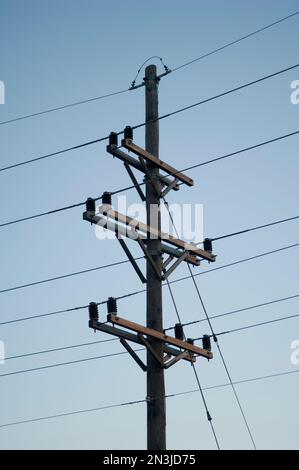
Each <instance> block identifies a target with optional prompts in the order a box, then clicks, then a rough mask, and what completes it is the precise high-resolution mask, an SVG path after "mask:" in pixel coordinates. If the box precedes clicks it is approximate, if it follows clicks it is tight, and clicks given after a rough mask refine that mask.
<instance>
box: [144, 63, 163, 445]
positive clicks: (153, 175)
mask: <svg viewBox="0 0 299 470" xmlns="http://www.w3.org/2000/svg"><path fill="white" fill-rule="evenodd" d="M145 113H146V127H145V148H146V150H147V151H148V152H150V153H151V154H153V155H154V156H155V157H157V158H159V121H158V120H157V118H158V79H157V69H156V66H155V65H149V66H148V67H146V69H145ZM147 167H148V175H147V176H146V211H147V224H148V225H152V226H154V227H155V228H156V229H158V230H160V228H161V214H160V194H159V193H160V191H157V189H160V182H159V179H158V176H159V168H158V167H157V166H156V165H152V164H151V163H147ZM147 248H148V251H149V252H150V254H151V256H152V258H153V260H154V262H155V264H156V266H157V267H158V269H159V271H160V272H161V275H162V252H161V240H159V239H158V238H157V239H153V238H150V237H148V240H147ZM146 278H147V296H146V325H147V327H148V328H153V329H154V330H157V331H160V332H162V331H163V318H162V280H161V279H159V278H158V276H157V272H156V271H155V269H154V268H153V266H152V264H151V263H150V262H149V261H148V260H147V263H146ZM149 342H150V344H151V346H152V348H153V349H154V350H155V352H156V354H157V355H158V356H159V357H160V358H161V361H163V355H164V354H163V344H162V343H161V341H157V340H155V339H149ZM147 397H148V403H147V448H148V450H165V449H166V410H165V408H166V407H165V383H164V369H163V367H162V366H161V365H160V364H159V363H158V361H157V360H156V359H155V358H154V356H153V355H152V354H151V353H150V351H149V350H148V351H147ZM156 397H159V398H156ZM151 398H154V399H153V400H151Z"/></svg>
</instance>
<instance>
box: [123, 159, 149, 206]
mask: <svg viewBox="0 0 299 470" xmlns="http://www.w3.org/2000/svg"><path fill="white" fill-rule="evenodd" d="M124 167H125V169H126V170H127V172H128V175H129V176H130V178H131V180H132V182H133V184H134V186H135V188H136V191H137V192H138V194H139V196H140V199H141V201H143V202H144V201H145V200H146V197H145V195H144V193H143V191H142V189H141V188H140V185H139V184H138V181H137V179H136V177H135V175H134V173H133V171H132V170H131V167H130V165H129V164H128V163H127V162H124Z"/></svg>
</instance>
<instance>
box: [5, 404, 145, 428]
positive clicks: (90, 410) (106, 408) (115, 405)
mask: <svg viewBox="0 0 299 470" xmlns="http://www.w3.org/2000/svg"><path fill="white" fill-rule="evenodd" d="M139 403H146V400H144V399H143V400H135V401H129V402H124V403H115V404H113V405H105V406H98V407H96V408H88V409H85V410H77V411H69V412H68V413H59V414H56V415H49V416H41V417H39V418H32V419H24V420H22V421H14V422H11V423H6V424H0V428H7V427H8V426H16V425H18V424H28V423H33V422H36V421H44V420H47V419H53V418H62V417H65V416H73V415H78V414H82V413H91V412H94V411H103V410H109V409H112V408H119V407H121V406H129V405H137V404H139Z"/></svg>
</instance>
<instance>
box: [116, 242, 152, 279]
mask: <svg viewBox="0 0 299 470" xmlns="http://www.w3.org/2000/svg"><path fill="white" fill-rule="evenodd" d="M117 240H118V241H119V243H120V246H121V247H122V249H123V250H124V252H125V253H126V255H127V257H128V258H129V261H130V262H131V264H132V266H133V268H134V269H135V271H136V274H137V275H138V277H139V279H140V281H141V282H142V283H143V284H145V283H146V278H145V277H144V275H143V273H142V271H141V269H140V268H139V266H138V264H137V263H136V261H135V259H134V257H133V255H132V253H131V252H130V250H129V248H128V247H127V245H126V243H125V241H124V240H123V239H122V237H121V235H119V236H118V237H117Z"/></svg>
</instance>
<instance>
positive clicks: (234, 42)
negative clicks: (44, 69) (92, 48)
mask: <svg viewBox="0 0 299 470" xmlns="http://www.w3.org/2000/svg"><path fill="white" fill-rule="evenodd" d="M298 13H299V12H298V11H296V12H294V13H292V14H290V15H288V16H285V17H283V18H280V19H279V20H277V21H274V22H273V23H270V24H268V25H266V26H263V27H262V28H259V29H257V30H255V31H252V32H251V33H249V34H246V35H245V36H241V37H240V38H238V39H236V40H234V41H231V42H229V43H226V44H224V45H222V46H220V47H218V48H216V49H213V50H212V51H209V52H207V53H205V54H203V55H201V56H199V57H197V58H195V59H192V60H190V61H188V62H185V63H183V64H181V65H179V66H177V67H175V68H173V69H172V70H170V69H168V67H167V73H168V74H169V73H174V72H176V71H177V70H180V69H182V68H184V67H187V66H189V65H191V64H193V63H195V62H197V61H199V60H202V59H205V58H206V57H209V56H211V55H213V54H216V53H217V52H220V51H222V50H224V49H226V48H228V47H230V46H232V45H234V44H237V43H239V42H241V41H244V40H245V39H248V38H250V37H252V36H254V35H256V34H258V33H261V32H263V31H265V30H267V29H269V28H271V27H273V26H275V25H277V24H279V23H282V22H284V21H286V20H288V19H290V18H292V17H294V16H296V15H298ZM152 58H158V59H159V60H160V61H161V63H162V65H163V66H164V68H165V64H164V63H163V60H162V58H161V57H159V56H152V57H150V59H152ZM148 60H149V59H147V60H146V61H145V62H144V63H143V64H142V65H141V67H140V68H139V69H138V72H137V74H136V76H135V78H134V80H133V82H132V85H131V87H130V88H126V89H123V90H119V91H115V92H111V93H107V94H104V95H101V96H94V97H92V98H88V99H85V100H80V101H75V102H72V103H68V104H65V105H61V106H56V107H54V108H48V109H45V110H43V111H38V112H35V113H31V114H25V115H22V116H17V117H15V118H11V119H8V120H6V121H1V122H0V125H5V124H10V123H13V122H17V121H21V120H24V119H29V118H33V117H36V116H41V115H44V114H49V113H52V112H55V111H60V110H64V109H67V108H71V107H74V106H79V105H82V104H86V103H91V102H93V101H98V100H102V99H104V98H109V97H111V96H116V95H120V94H123V93H127V92H128V91H130V90H132V89H134V88H135V81H136V80H137V78H138V75H139V73H140V71H141V69H142V67H143V66H144V65H145V64H146V63H147V62H148ZM133 84H134V85H133Z"/></svg>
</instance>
